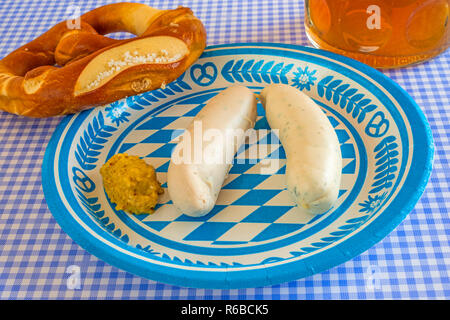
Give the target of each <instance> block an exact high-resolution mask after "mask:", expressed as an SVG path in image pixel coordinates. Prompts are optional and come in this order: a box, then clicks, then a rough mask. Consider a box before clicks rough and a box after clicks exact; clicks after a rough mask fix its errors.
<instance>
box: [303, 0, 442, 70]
mask: <svg viewBox="0 0 450 320" xmlns="http://www.w3.org/2000/svg"><path fill="white" fill-rule="evenodd" d="M448 16H449V3H448V0H415V1H414V0H306V1H305V28H306V34H307V35H308V38H309V39H310V41H311V42H312V43H313V45H314V46H316V47H318V48H322V49H325V50H329V51H333V52H336V53H339V54H342V55H346V56H348V57H351V58H354V59H357V60H360V61H362V62H364V63H367V64H369V65H371V66H373V67H376V68H394V67H400V66H407V65H411V64H414V63H418V62H421V61H424V60H427V59H429V58H432V57H434V56H436V55H438V54H439V53H441V52H443V51H445V50H446V49H447V48H448V47H449V42H450V41H449V36H450V32H449V21H448Z"/></svg>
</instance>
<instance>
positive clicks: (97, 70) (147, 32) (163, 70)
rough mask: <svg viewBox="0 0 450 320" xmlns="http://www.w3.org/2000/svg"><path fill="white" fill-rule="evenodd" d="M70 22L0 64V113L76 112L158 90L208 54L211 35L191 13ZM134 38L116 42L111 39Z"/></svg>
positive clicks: (112, 10)
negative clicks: (116, 35)
mask: <svg viewBox="0 0 450 320" xmlns="http://www.w3.org/2000/svg"><path fill="white" fill-rule="evenodd" d="M71 27H72V25H71V24H69V23H67V21H63V22H60V23H59V24H57V25H55V26H54V27H52V28H51V29H50V30H48V31H47V32H45V33H44V34H42V35H41V36H39V37H38V38H36V39H35V40H33V41H31V42H29V43H27V44H26V45H24V46H22V47H20V48H18V49H17V50H15V51H13V52H11V53H10V54H9V55H7V56H6V57H4V58H3V59H2V60H0V109H2V110H4V111H7V112H10V113H14V114H17V115H24V116H29V117H50V116H56V115H63V114H70V113H75V112H78V111H81V110H84V109H88V108H91V107H94V106H98V105H103V104H107V103H110V102H113V101H115V100H118V99H121V98H124V97H127V96H131V95H136V94H138V93H141V92H144V91H149V90H154V89H157V88H160V87H161V86H164V85H165V84H168V83H169V82H171V81H173V80H175V79H176V78H178V77H179V76H180V75H181V74H182V73H183V72H184V71H185V70H186V69H187V68H188V67H189V66H190V65H191V64H192V63H193V62H194V61H195V60H197V58H198V57H199V56H200V55H201V53H202V52H203V50H204V48H205V46H206V32H205V28H204V26H203V24H202V22H201V21H200V20H199V19H198V18H196V17H195V16H194V15H193V13H192V11H191V10H190V9H189V8H184V7H179V8H177V9H173V10H158V9H155V8H152V7H149V6H147V5H145V4H138V3H116V4H109V5H106V6H103V7H99V8H97V9H94V10H92V11H89V12H87V13H85V14H83V15H82V16H81V17H80V23H79V28H78V29H71ZM120 31H124V32H130V33H132V34H134V35H136V37H134V38H131V39H125V40H116V39H112V38H108V37H105V36H104V35H105V34H108V33H112V32H120Z"/></svg>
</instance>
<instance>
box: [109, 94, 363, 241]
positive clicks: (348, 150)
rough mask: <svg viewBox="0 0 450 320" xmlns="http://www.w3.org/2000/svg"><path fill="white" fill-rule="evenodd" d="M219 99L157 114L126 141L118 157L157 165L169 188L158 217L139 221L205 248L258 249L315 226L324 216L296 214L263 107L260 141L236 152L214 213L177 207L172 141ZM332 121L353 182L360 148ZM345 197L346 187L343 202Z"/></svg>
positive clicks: (199, 99) (201, 99)
mask: <svg viewBox="0 0 450 320" xmlns="http://www.w3.org/2000/svg"><path fill="white" fill-rule="evenodd" d="M216 94H217V92H214V93H207V94H204V93H203V94H201V95H198V96H194V97H192V98H189V99H185V100H183V101H182V102H181V103H179V104H175V105H171V106H170V107H169V108H167V109H164V110H161V111H158V112H155V114H153V115H152V116H151V117H149V118H148V119H145V121H143V122H142V123H141V124H139V125H138V126H137V127H136V130H133V131H131V134H130V136H129V137H128V136H127V137H126V138H125V140H124V142H123V143H122V145H121V147H120V148H119V151H118V152H127V153H129V154H134V155H138V156H140V157H142V158H143V159H144V160H146V161H147V162H148V163H150V164H152V165H153V166H154V167H155V169H156V172H157V176H158V179H159V181H160V182H161V183H162V187H163V188H165V196H163V197H161V199H160V200H159V204H158V206H157V207H156V210H155V213H153V214H143V215H137V216H136V218H137V219H139V220H140V221H141V222H142V223H143V224H144V225H145V226H146V227H148V229H149V230H150V231H151V232H154V233H158V234H160V235H161V236H162V237H165V238H169V239H172V240H176V241H183V242H188V243H189V242H192V241H195V243H196V244H198V243H203V244H204V245H210V244H214V245H233V244H235V245H238V244H245V243H247V244H248V243H257V242H261V241H266V240H270V239H274V238H277V237H280V236H284V235H286V234H289V233H291V232H294V231H298V230H299V229H301V228H307V227H308V226H309V225H311V224H313V223H314V222H315V221H316V220H317V219H319V218H320V217H321V216H322V215H323V214H322V215H317V216H315V217H309V218H308V217H306V218H305V217H299V215H298V213H296V212H295V208H294V202H293V201H292V200H291V198H290V196H289V194H288V191H287V190H286V188H285V180H284V179H285V175H284V174H285V168H286V165H285V163H286V154H285V152H284V149H283V147H282V145H281V143H280V141H279V140H278V138H277V136H276V135H275V134H274V133H273V132H271V131H270V127H269V125H268V123H267V120H266V118H265V117H264V109H263V108H262V106H261V105H260V104H258V118H257V122H256V125H255V128H256V129H257V130H259V131H258V132H260V133H261V134H260V135H258V141H257V142H256V143H255V142H254V141H253V143H250V142H248V141H247V143H244V144H243V145H242V146H241V147H240V148H239V150H238V151H237V153H236V157H235V160H234V161H235V162H234V164H233V165H232V167H231V169H230V172H229V175H228V177H227V179H226V180H225V182H224V184H223V188H222V190H221V192H220V194H219V197H218V200H217V203H216V206H215V207H214V209H213V210H212V211H211V212H210V213H208V214H207V215H205V216H203V217H200V218H192V217H190V216H187V215H185V214H182V213H180V212H178V211H177V210H176V209H175V208H174V207H173V204H172V202H171V201H170V199H169V197H168V196H167V194H168V192H167V183H166V173H167V170H168V167H169V163H170V156H171V152H172V150H173V148H174V147H175V146H176V143H175V142H174V141H173V140H174V139H176V138H177V137H179V136H180V135H181V134H182V133H183V131H184V128H186V127H187V126H188V125H189V123H190V122H191V121H192V119H193V118H194V117H195V116H196V114H197V113H198V112H199V111H200V110H201V109H202V108H203V107H204V106H205V105H206V103H207V102H208V101H209V100H210V99H211V98H212V97H213V96H215V95H216ZM328 118H329V120H330V122H331V124H332V125H333V127H334V128H335V130H336V133H337V136H338V139H339V142H340V144H341V151H342V156H343V171H342V172H343V175H344V176H346V175H348V176H352V175H353V174H354V173H355V168H356V161H357V159H356V152H355V147H354V145H353V144H352V142H351V138H350V136H349V134H348V133H347V131H346V130H345V129H344V127H343V126H340V123H339V122H338V121H337V120H336V119H335V118H334V117H332V116H331V115H328ZM261 146H263V147H261ZM261 150H262V151H261ZM262 160H264V161H262ZM271 164H276V166H274V167H275V168H276V169H275V170H274V171H273V172H271V173H270V174H262V173H261V172H262V171H261V170H262V169H263V168H264V167H267V166H269V165H271ZM343 180H345V177H343ZM345 192H346V188H345V183H343V189H341V190H340V196H342V195H343V194H344V193H345ZM324 214H327V213H324ZM302 219H303V220H304V221H302Z"/></svg>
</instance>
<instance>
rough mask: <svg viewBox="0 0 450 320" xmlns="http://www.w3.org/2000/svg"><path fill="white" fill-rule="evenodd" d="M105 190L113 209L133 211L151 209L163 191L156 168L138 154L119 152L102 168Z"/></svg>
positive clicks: (139, 212) (143, 211)
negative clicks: (114, 207) (113, 204)
mask: <svg viewBox="0 0 450 320" xmlns="http://www.w3.org/2000/svg"><path fill="white" fill-rule="evenodd" d="M100 174H101V175H102V178H103V185H104V187H105V191H106V194H107V195H108V197H109V198H110V200H111V202H112V203H115V204H116V210H123V211H126V212H129V213H134V214H143V213H153V212H154V208H155V205H156V204H157V202H158V195H160V194H162V193H163V192H164V189H163V188H161V184H160V183H159V182H158V180H157V179H156V173H155V169H154V168H153V167H152V166H151V165H149V164H147V163H146V162H145V161H144V160H142V159H141V158H139V157H138V156H132V155H128V154H126V153H119V154H116V155H114V156H113V157H111V159H109V160H108V161H107V162H106V163H105V164H104V165H103V166H102V167H101V168H100Z"/></svg>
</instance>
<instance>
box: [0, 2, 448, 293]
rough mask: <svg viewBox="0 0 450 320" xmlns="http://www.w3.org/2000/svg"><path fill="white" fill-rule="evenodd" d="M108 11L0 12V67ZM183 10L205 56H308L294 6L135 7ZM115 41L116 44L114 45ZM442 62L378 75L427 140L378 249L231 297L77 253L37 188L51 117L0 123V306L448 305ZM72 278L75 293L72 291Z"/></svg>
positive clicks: (30, 6) (59, 6) (27, 8)
mask: <svg viewBox="0 0 450 320" xmlns="http://www.w3.org/2000/svg"><path fill="white" fill-rule="evenodd" d="M109 2H111V1H50V0H22V1H7V0H0V39H1V42H0V56H1V57H3V56H5V55H6V54H7V53H9V52H10V51H12V50H13V49H15V48H17V47H19V46H21V45H22V44H24V43H27V42H28V41H30V40H31V39H33V38H35V37H36V36H37V35H39V34H41V33H43V32H45V31H46V30H47V29H49V28H50V27H51V26H53V25H54V24H56V23H57V22H59V21H61V20H64V19H68V18H69V17H70V16H71V15H72V14H73V11H74V8H75V9H77V8H78V9H79V10H80V13H82V12H85V11H88V10H91V9H93V8H95V7H97V6H100V5H102V4H106V3H109ZM144 2H146V3H148V4H150V5H152V6H154V7H158V8H164V9H165V8H174V7H177V6H178V5H184V6H188V7H190V8H192V9H193V11H194V12H195V14H196V15H197V16H198V17H199V18H200V19H202V21H203V22H204V24H205V26H206V28H207V32H208V44H209V45H212V44H222V43H233V42H256V41H267V42H282V43H293V44H300V45H310V44H309V42H308V40H307V38H306V35H305V32H304V28H303V1H300V0H298V1H291V0H283V1H269V0H260V1H256V0H254V1H251V0H243V1H223V0H207V1H203V0H202V1H184V0H177V1H175V0H167V1H164V0H155V1H144ZM120 36H121V35H119V37H120ZM448 70H450V52H449V51H447V52H446V53H444V54H442V55H441V56H439V57H438V58H435V59H433V60H431V61H429V62H426V63H423V64H420V65H417V66H414V67H410V68H404V69H396V70H388V71H383V72H384V73H385V74H386V75H388V76H389V77H391V78H392V79H393V80H394V81H396V82H397V83H399V84H400V85H401V86H402V87H403V88H405V89H406V90H407V91H408V92H409V94H410V95H411V96H412V97H413V98H414V99H415V100H416V102H417V103H418V105H419V106H420V107H421V108H422V110H423V111H424V113H425V115H426V117H427V119H428V121H429V123H430V126H431V129H432V132H433V137H434V142H435V148H436V151H435V161H434V169H433V172H432V175H431V178H430V181H429V184H428V186H427V188H426V190H425V193H424V194H423V196H422V198H421V199H420V201H419V202H418V203H417V205H416V206H415V208H414V210H413V211H412V212H411V213H410V214H409V215H408V216H407V217H406V219H405V220H404V221H403V222H402V223H401V224H400V225H399V226H398V227H397V228H396V229H395V230H394V231H393V232H391V233H390V234H389V235H388V236H387V237H386V238H384V239H383V240H382V241H381V242H379V243H378V244H377V245H375V246H373V247H372V248H370V249H369V250H367V251H366V252H364V253H363V254H361V255H359V256H358V257H356V258H354V259H352V260H350V261H348V262H346V263H343V264H341V265H339V266H337V267H335V268H332V269H329V270H327V271H325V272H322V273H320V274H316V275H314V276H310V277H307V278H304V279H300V280H296V281H291V282H287V283H283V284H280V285H276V286H270V287H262V288H250V289H239V290H237V289H236V290H212V289H191V288H182V287H176V286H171V285H166V284H163V283H158V282H154V281H151V280H147V279H143V278H140V277H137V276H134V275H132V274H130V273H127V272H125V271H122V270H120V269H117V268H115V267H112V266H111V265H109V264H107V263H105V262H103V261H101V260H99V259H97V258H96V257H94V256H92V255H91V254H89V253H87V252H86V251H85V250H83V249H82V248H80V247H79V246H78V245H77V244H76V243H75V242H73V241H72V239H71V238H69V236H68V235H67V234H66V233H64V232H63V231H62V230H61V228H60V227H59V225H58V224H57V223H56V221H55V219H54V218H53V216H52V214H51V213H50V211H49V209H48V208H47V204H46V202H45V200H44V195H43V192H42V186H41V165H42V159H43V156H44V152H45V149H46V145H47V143H48V141H49V139H50V137H51V135H52V133H53V131H54V129H55V127H56V126H57V125H58V123H59V122H60V121H61V117H55V118H49V119H28V118H24V117H16V116H13V115H10V114H7V113H4V112H0V298H1V299H449V298H450V285H449V265H450V246H449V234H450V232H449V226H450V221H449V214H448V209H449V207H450V204H449V199H450V190H449V184H450V175H449V172H450V168H449V160H450V154H449V153H450V143H449V137H450V121H449V116H450V115H449V110H450V90H449V89H450V83H449V82H450V76H449V75H448ZM74 268H76V270H78V271H79V272H80V279H81V283H80V285H79V286H77V285H73V284H72V283H71V282H70V281H71V275H72V273H73V270H74Z"/></svg>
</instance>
